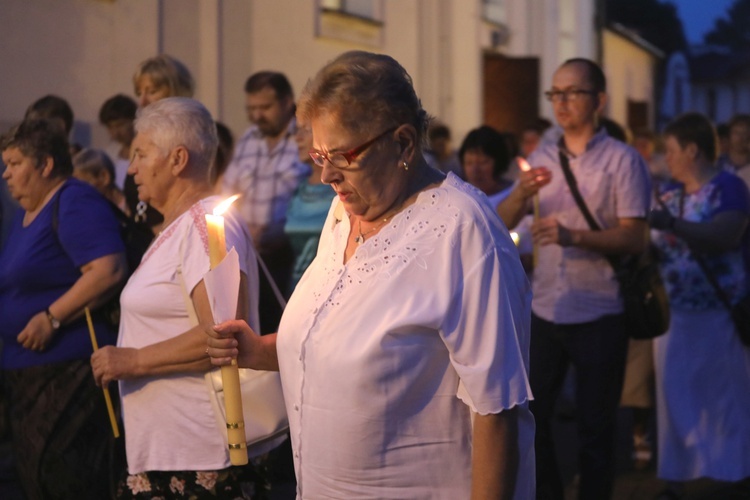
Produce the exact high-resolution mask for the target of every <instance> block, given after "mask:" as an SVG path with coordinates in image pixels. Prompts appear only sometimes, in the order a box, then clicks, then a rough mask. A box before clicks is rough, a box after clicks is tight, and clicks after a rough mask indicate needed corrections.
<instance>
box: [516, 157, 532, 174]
mask: <svg viewBox="0 0 750 500" xmlns="http://www.w3.org/2000/svg"><path fill="white" fill-rule="evenodd" d="M516 161H517V162H518V167H519V168H520V169H521V170H523V171H524V172H528V171H529V170H531V165H529V162H527V161H526V160H525V159H523V158H522V157H520V156H518V157H517V158H516Z"/></svg>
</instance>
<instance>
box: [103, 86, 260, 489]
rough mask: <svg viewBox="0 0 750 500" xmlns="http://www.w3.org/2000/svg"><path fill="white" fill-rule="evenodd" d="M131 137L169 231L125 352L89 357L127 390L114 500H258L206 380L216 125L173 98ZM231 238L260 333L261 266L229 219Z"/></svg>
mask: <svg viewBox="0 0 750 500" xmlns="http://www.w3.org/2000/svg"><path fill="white" fill-rule="evenodd" d="M135 130H136V136H135V139H134V140H133V145H132V149H133V160H132V161H131V163H130V168H129V172H130V173H131V174H132V175H133V176H134V179H135V183H136V185H137V186H138V197H139V198H140V199H141V200H142V201H144V202H147V203H149V204H150V205H151V206H153V207H154V208H155V209H157V210H158V211H159V213H161V214H162V215H163V216H164V225H163V230H162V231H161V232H160V233H159V234H158V235H157V236H156V238H155V239H154V242H153V243H152V244H151V246H150V247H149V249H148V251H147V252H146V254H145V255H144V256H143V260H141V263H140V265H139V266H138V268H137V269H136V270H135V272H134V273H133V275H132V276H131V277H130V280H129V281H128V284H127V285H126V286H125V289H124V290H123V291H122V295H121V297H120V303H121V305H122V317H121V319H120V332H119V335H118V340H117V347H114V346H107V347H104V348H102V349H100V350H98V351H97V352H95V353H94V355H93V356H92V358H91V367H92V370H93V373H94V377H95V380H96V381H97V383H98V384H99V385H102V386H105V387H106V386H107V384H109V382H110V381H113V380H118V381H119V385H120V395H121V397H122V412H123V421H124V424H125V449H126V453H127V461H128V475H127V476H126V477H124V478H123V479H122V480H121V481H120V484H119V485H118V492H117V498H119V499H152V498H165V499H171V498H232V499H235V498H251V497H252V496H253V495H252V494H251V493H250V492H248V493H245V491H244V490H245V489H248V488H244V489H243V483H245V482H255V483H256V484H255V485H252V486H254V487H255V486H258V487H259V488H260V487H265V486H266V485H265V484H264V483H263V482H262V480H261V478H260V477H259V476H258V474H256V472H257V471H256V470H255V469H254V468H253V467H252V466H250V467H247V468H245V469H240V468H238V467H230V461H229V453H228V450H227V447H226V443H225V442H224V440H225V434H224V432H225V431H223V430H222V429H221V428H219V427H218V426H217V425H216V418H215V415H214V410H213V407H212V403H211V397H210V394H209V391H208V390H207V388H206V384H205V381H204V374H205V372H207V371H208V370H210V369H211V368H212V366H211V363H210V362H209V359H208V356H207V355H206V352H205V350H206V345H205V335H204V333H203V331H204V329H205V328H210V325H211V324H212V323H213V319H212V314H211V308H210V305H209V298H208V292H207V290H206V284H205V282H204V280H203V277H204V275H205V274H206V273H207V272H208V270H209V268H210V259H209V250H208V237H207V228H206V218H205V216H206V213H210V212H211V211H212V210H213V209H214V207H215V206H216V205H217V204H218V203H219V202H220V200H219V199H218V197H217V196H215V195H214V187H213V185H212V184H211V183H210V181H209V179H210V173H211V168H212V163H213V161H214V157H215V155H216V147H217V142H218V139H217V136H216V125H215V124H214V121H213V119H212V118H211V114H210V113H209V112H208V110H207V109H206V108H205V107H204V106H203V105H202V104H201V103H199V102H198V101H195V100H193V99H189V98H186V97H170V98H166V99H161V100H159V101H157V102H154V103H152V104H150V105H148V106H147V107H145V108H143V109H141V111H140V112H139V114H138V117H137V119H136V121H135ZM225 237H226V242H227V247H228V248H232V247H234V249H235V250H236V251H237V253H238V256H239V262H240V270H241V286H240V288H239V290H237V294H238V295H237V298H238V304H239V306H238V314H239V317H242V318H244V319H245V320H247V321H248V322H249V323H250V324H251V325H254V326H255V327H258V325H259V323H258V302H257V300H258V280H257V265H256V261H255V259H256V257H255V253H254V250H253V246H252V242H251V240H250V234H249V232H248V230H247V228H246V227H245V225H244V224H242V222H241V221H240V220H239V219H238V218H237V217H235V216H233V215H232V214H231V213H228V214H225ZM256 493H258V494H262V493H263V492H261V491H256Z"/></svg>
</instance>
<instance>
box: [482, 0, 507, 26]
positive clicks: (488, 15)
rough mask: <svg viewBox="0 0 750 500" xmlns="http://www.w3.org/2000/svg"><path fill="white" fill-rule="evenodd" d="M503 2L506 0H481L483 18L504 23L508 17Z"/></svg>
mask: <svg viewBox="0 0 750 500" xmlns="http://www.w3.org/2000/svg"><path fill="white" fill-rule="evenodd" d="M505 3H506V0H482V4H483V5H482V7H483V9H484V12H483V14H484V18H485V19H486V20H487V21H490V22H492V23H497V24H504V23H506V22H507V21H508V19H507V13H506V10H505V9H506V6H505Z"/></svg>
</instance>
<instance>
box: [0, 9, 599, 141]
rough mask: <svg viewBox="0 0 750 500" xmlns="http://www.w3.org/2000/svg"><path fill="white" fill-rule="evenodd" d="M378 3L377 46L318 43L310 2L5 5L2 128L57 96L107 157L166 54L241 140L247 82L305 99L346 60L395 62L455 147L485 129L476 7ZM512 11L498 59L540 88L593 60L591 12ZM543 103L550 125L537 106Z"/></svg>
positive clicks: (0, 57)
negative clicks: (377, 56) (326, 67)
mask: <svg viewBox="0 0 750 500" xmlns="http://www.w3.org/2000/svg"><path fill="white" fill-rule="evenodd" d="M377 1H381V2H382V16H383V17H382V19H383V21H384V24H383V28H382V32H381V37H380V39H379V41H378V42H377V43H376V44H374V45H373V44H363V43H356V42H352V41H343V40H341V39H334V38H331V37H317V36H316V32H317V31H316V30H317V29H318V28H319V22H318V21H319V19H318V17H317V2H316V1H315V0H303V1H300V0H116V1H101V0H3V9H2V16H0V46H2V47H3V50H1V51H0V65H2V66H1V67H3V68H4V76H3V78H2V79H0V92H1V93H2V94H1V95H3V96H4V98H3V99H2V100H0V126H1V127H3V129H4V128H6V126H7V125H8V124H10V123H12V122H15V121H17V120H20V119H21V118H22V116H23V113H24V111H25V109H26V107H27V106H28V104H29V103H31V102H32V101H34V100H35V99H37V98H39V97H40V96H42V95H44V94H47V93H55V94H59V95H60V96H62V97H64V98H66V99H67V100H68V101H69V102H70V104H71V106H73V109H74V111H75V113H76V117H77V120H78V121H79V122H80V123H79V132H80V131H83V133H82V135H81V134H80V133H79V136H80V137H82V138H83V142H88V139H89V135H90V140H91V143H92V144H93V145H95V146H98V147H102V146H104V145H105V144H106V142H107V138H106V132H105V131H104V129H103V127H101V126H100V125H99V124H98V120H97V115H98V111H99V107H100V106H101V104H102V103H103V102H104V100H105V99H107V98H108V97H110V96H112V95H114V94H116V93H125V94H128V95H133V88H132V82H131V77H132V73H133V71H134V69H135V67H136V65H137V64H138V63H139V62H140V61H142V60H143V59H145V58H147V57H151V56H153V55H155V54H158V53H160V52H165V53H168V54H171V55H173V56H175V57H177V58H178V59H180V60H182V61H183V62H185V63H186V64H187V66H188V67H189V68H190V70H191V72H192V73H193V75H194V77H195V79H196V98H198V99H200V100H201V101H203V102H204V103H205V104H206V106H207V107H208V108H209V109H210V110H211V112H212V113H213V114H214V116H215V117H216V118H217V119H219V120H221V121H224V122H225V123H226V124H227V125H228V126H229V127H230V128H231V129H232V130H233V131H234V132H235V134H240V133H241V132H242V131H243V130H244V129H245V128H246V127H247V119H246V116H245V110H244V92H243V86H244V82H245V80H246V79H247V77H248V76H249V75H250V74H251V73H253V72H255V71H258V70H264V69H273V70H278V71H282V72H284V73H286V74H287V76H288V77H289V79H290V81H291V83H292V86H293V88H294V90H295V93H297V94H299V92H300V90H301V89H302V87H303V85H304V84H305V82H306V81H307V79H308V78H309V77H310V76H311V75H313V74H314V73H315V71H317V69H319V68H320V66H321V65H322V64H324V63H325V62H327V61H329V60H330V59H332V58H334V57H335V56H336V55H338V54H339V53H341V52H343V51H345V50H350V49H363V50H372V51H376V52H384V53H388V54H390V55H392V56H393V57H395V58H396V59H397V60H398V61H399V62H400V63H401V64H402V65H403V66H404V67H405V68H406V69H407V71H409V73H410V74H411V75H412V77H413V78H414V83H415V86H416V89H417V92H418V94H419V95H420V97H421V98H422V100H423V104H424V105H425V108H426V109H427V110H428V111H429V112H430V113H432V114H434V115H436V116H438V117H439V118H440V119H442V120H444V121H445V122H446V123H448V124H449V125H451V127H452V128H453V129H454V136H455V137H461V136H462V134H464V133H465V132H466V131H468V130H469V129H470V128H473V127H475V126H477V125H478V124H479V123H481V120H482V116H483V109H482V102H481V99H482V97H481V96H482V56H483V51H484V50H488V47H487V46H486V44H485V43H484V42H483V40H482V38H481V36H480V35H481V29H480V27H481V26H482V23H483V22H484V21H483V20H482V3H481V0H409V1H404V0H376V2H377ZM506 7H507V8H506V12H507V17H508V19H507V28H508V30H509V38H508V41H507V43H505V44H504V45H502V46H500V47H499V48H497V49H496V50H498V51H499V52H501V53H504V54H506V55H509V56H512V57H539V58H540V85H541V87H542V88H545V87H547V86H548V85H549V82H550V81H551V78H552V74H553V72H554V70H555V69H556V68H557V66H558V65H559V64H560V62H561V61H562V60H563V59H565V58H567V57H573V56H584V57H592V58H593V57H595V55H596V53H597V48H596V45H597V43H598V42H597V40H598V39H597V35H596V33H594V26H593V9H594V0H507V5H506ZM561 9H562V10H564V14H565V15H562V13H561ZM493 50H494V49H493ZM540 103H541V110H542V112H543V114H545V115H546V116H551V108H550V107H549V106H548V103H547V102H546V101H544V100H543V99H542V96H541V95H540ZM87 131H88V134H89V135H87Z"/></svg>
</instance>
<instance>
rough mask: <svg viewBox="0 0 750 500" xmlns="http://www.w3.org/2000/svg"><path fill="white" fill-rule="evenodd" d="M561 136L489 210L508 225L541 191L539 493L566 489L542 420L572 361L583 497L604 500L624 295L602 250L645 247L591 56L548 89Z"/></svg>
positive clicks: (642, 172)
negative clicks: (571, 181)
mask: <svg viewBox="0 0 750 500" xmlns="http://www.w3.org/2000/svg"><path fill="white" fill-rule="evenodd" d="M545 95H546V97H547V99H549V101H551V102H552V106H553V109H554V113H555V118H556V120H557V123H558V124H559V126H560V128H561V129H562V132H563V135H562V137H561V138H560V140H559V141H558V142H557V143H556V144H555V143H549V144H545V145H542V146H540V147H539V148H538V149H537V150H536V151H535V152H534V153H533V154H532V155H531V156H530V157H529V164H530V165H531V166H532V167H533V168H532V169H531V170H530V171H527V172H523V173H522V174H521V176H520V178H519V181H518V183H517V185H516V187H515V188H514V190H513V191H512V193H511V194H510V195H509V197H508V198H507V199H506V200H505V201H504V202H503V203H502V204H501V205H500V206H499V207H498V213H499V214H500V216H501V217H502V218H503V220H504V222H505V223H506V225H507V226H508V227H513V226H514V225H515V224H516V223H517V222H518V221H519V220H520V219H521V217H523V216H524V215H525V214H526V213H528V211H529V206H530V204H531V199H532V197H534V196H538V197H539V219H538V220H537V221H535V222H534V224H533V225H532V236H533V240H534V243H535V245H537V247H538V260H537V262H538V264H537V267H536V268H535V269H534V275H533V281H532V287H533V291H534V299H533V302H532V319H531V348H530V383H531V388H532V392H533V393H534V398H535V399H534V401H532V403H531V410H532V413H533V414H534V417H535V419H536V423H537V434H536V459H537V498H538V499H560V500H562V499H563V498H564V488H563V484H562V481H561V478H560V473H559V470H558V467H557V461H556V458H555V457H556V455H555V449H554V443H553V441H552V436H551V432H550V421H551V419H552V418H553V415H554V407H555V402H556V399H557V397H558V395H559V394H560V389H561V387H562V384H563V380H564V378H565V374H566V371H567V368H568V366H569V365H571V364H572V365H573V366H574V367H575V373H576V385H575V392H576V399H575V400H576V405H577V419H578V426H577V429H578V438H579V439H578V442H579V454H578V456H579V464H578V465H579V472H580V483H579V491H578V497H579V498H580V499H596V500H604V499H607V498H610V497H611V494H612V486H613V482H614V444H615V443H614V441H615V419H616V415H617V408H618V402H619V399H620V393H621V391H622V382H623V373H624V368H625V360H626V354H627V345H628V332H627V331H626V330H625V327H624V319H623V304H622V300H621V298H620V296H619V286H618V283H617V280H616V279H615V276H614V272H613V269H612V267H611V265H610V264H609V262H608V261H607V260H606V258H605V255H625V254H636V253H639V252H642V251H643V250H644V249H645V247H646V244H647V234H648V226H647V223H646V216H647V214H648V210H649V202H650V181H649V177H648V171H647V168H646V165H645V164H644V163H643V160H642V159H641V158H640V156H639V155H638V153H637V152H636V151H635V150H634V149H632V148H630V147H629V146H627V145H625V144H623V143H621V142H619V141H616V140H615V139H613V138H611V137H609V136H608V135H607V133H606V131H604V129H603V128H601V127H599V120H598V117H599V114H600V113H601V112H602V110H603V109H604V106H605V104H606V102H607V95H606V79H605V76H604V73H603V72H602V70H601V68H600V67H599V66H598V65H597V64H595V63H594V62H592V61H590V60H588V59H582V58H576V59H570V60H568V61H566V62H565V63H563V64H562V65H561V66H560V67H559V68H558V69H557V71H556V72H555V74H554V76H553V79H552V88H551V89H550V90H549V91H548V92H545ZM563 162H566V163H568V164H569V168H570V171H571V172H572V174H573V176H574V177H575V180H576V183H577V186H578V189H579V191H580V193H581V196H582V198H583V200H584V202H585V204H586V206H587V207H588V210H589V211H590V212H591V214H592V215H593V218H594V219H595V220H596V222H597V223H598V225H599V226H600V227H601V228H602V230H600V231H594V230H592V229H591V227H590V226H589V224H588V223H587V222H586V219H585V218H584V216H583V214H582V212H581V210H580V209H579V207H578V205H577V204H576V201H575V199H574V198H573V195H572V194H571V189H570V188H569V185H568V183H567V182H566V179H565V174H564V173H563V168H562V166H561V163H563Z"/></svg>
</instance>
